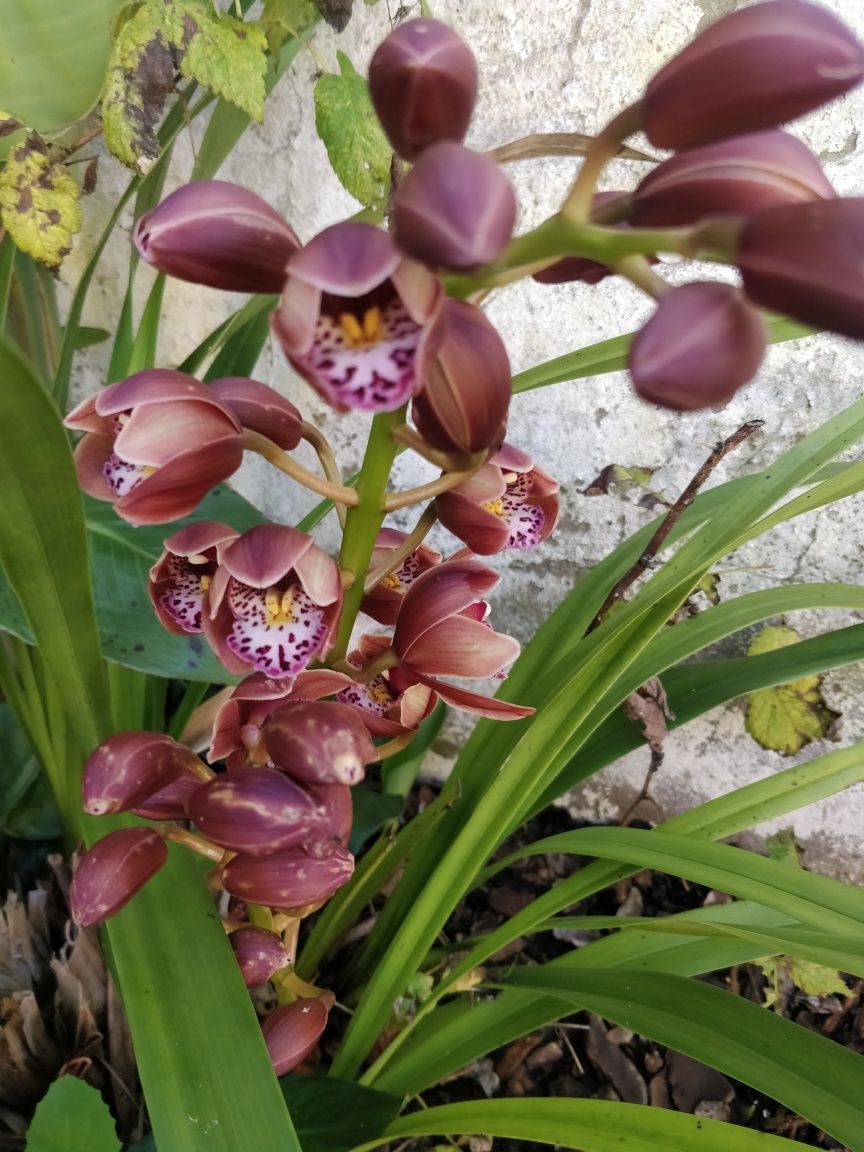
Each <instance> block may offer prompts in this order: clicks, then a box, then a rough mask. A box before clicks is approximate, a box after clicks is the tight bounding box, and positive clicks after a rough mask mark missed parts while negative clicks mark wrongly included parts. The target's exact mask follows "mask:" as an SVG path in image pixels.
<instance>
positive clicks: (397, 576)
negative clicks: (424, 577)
mask: <svg viewBox="0 0 864 1152" xmlns="http://www.w3.org/2000/svg"><path fill="white" fill-rule="evenodd" d="M407 539H408V537H407V535H406V533H405V532H399V531H398V530H397V529H396V528H382V529H381V531H380V532H379V533H378V537H377V539H376V540H375V547H374V548H373V549H372V556H371V559H370V561H369V570H370V571H371V572H374V571H376V570H377V569H379V568H383V566H384V565H385V564H386V563H387V561H388V559H389V558H390V556H391V555H392V554H393V552H395V550H396V549H397V548H400V547H401V546H402V545H403V544H404V543H405V541H406V540H407ZM441 560H442V556H441V553H440V552H436V551H435V549H434V548H430V547H429V546H428V545H427V544H420V545H418V547H417V548H415V549H414V551H413V552H412V553H411V555H410V556H406V558H405V559H404V560H403V561H402V563H401V564H400V565H399V567H398V568H396V569H394V571H392V572H391V573H389V575H387V576H385V577H384V578H383V579H382V580H379V582H378V583H377V584H376V585H375V587H374V588H372V589H371V590H370V591H369V592H367V593H366V595H365V596H364V597H363V603H362V604H361V608H362V610H363V611H364V612H365V613H366V615H367V616H371V617H372V619H373V620H377V621H378V623H379V624H388V625H393V624H395V623H396V617H397V616H398V614H399V605H400V604H401V603H402V597H403V596H404V595H405V593H406V592H407V591H408V589H409V588H410V587H411V585H412V584H413V583H414V581H415V580H416V579H417V577H418V576H419V575H420V574H421V572H425V571H426V570H427V569H428V568H434V567H435V565H436V564H440V563H441Z"/></svg>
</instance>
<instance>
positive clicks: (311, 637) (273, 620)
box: [227, 579, 327, 679]
mask: <svg viewBox="0 0 864 1152" xmlns="http://www.w3.org/2000/svg"><path fill="white" fill-rule="evenodd" d="M228 605H229V607H230V609H231V612H232V614H233V616H234V625H233V627H232V628H231V631H230V632H229V633H228V636H227V644H228V647H229V648H230V649H231V651H232V652H233V653H234V655H235V656H237V657H238V658H239V659H240V660H245V661H246V662H247V663H248V664H251V665H252V666H253V667H254V668H255V669H256V671H258V672H263V673H264V674H265V675H266V676H272V677H274V678H275V679H279V678H281V677H283V676H296V675H297V673H298V672H302V671H303V669H304V668H305V667H306V665H307V664H308V663H309V661H310V660H311V659H312V657H313V656H314V655H315V653H316V652H318V651H319V650H320V648H321V645H322V644H323V643H324V639H325V637H326V635H327V623H326V621H325V619H324V609H323V608H321V607H319V606H318V605H317V604H316V603H315V601H314V600H313V599H312V598H311V597H310V596H308V595H307V594H306V592H304V590H303V588H302V587H301V585H300V584H299V583H297V582H296V581H295V582H294V583H287V584H285V585H284V586H283V585H282V584H281V583H280V584H279V585H274V586H273V587H270V588H252V587H250V586H249V585H248V584H241V583H240V581H239V580H234V579H232V580H231V582H230V584H229V586H228Z"/></svg>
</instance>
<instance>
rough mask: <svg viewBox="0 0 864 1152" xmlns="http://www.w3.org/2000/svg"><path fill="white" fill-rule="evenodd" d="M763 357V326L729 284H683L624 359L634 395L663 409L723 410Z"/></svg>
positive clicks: (666, 298) (665, 299)
mask: <svg viewBox="0 0 864 1152" xmlns="http://www.w3.org/2000/svg"><path fill="white" fill-rule="evenodd" d="M764 354H765V325H764V324H763V322H762V318H761V316H760V315H759V313H758V312H757V311H756V309H755V308H751V307H750V305H749V304H748V303H747V301H746V300H745V298H744V296H743V294H742V293H741V292H740V291H739V290H738V289H737V288H734V287H733V286H732V285H731V284H713V283H702V284H684V285H682V286H681V287H680V288H673V289H672V290H671V291H670V292H669V293H668V294H667V295H666V296H664V297H663V298H662V299H661V301H660V303H659V305H658V307H657V311H656V312H655V313H654V315H653V316H652V317H651V318H650V319H649V320H648V322H647V323H646V324H645V326H644V327H643V328H642V329H641V330H640V331H639V332H637V334H636V336H635V338H634V340H633V343H632V345H631V346H630V353H629V356H628V367H629V369H630V375H631V376H632V377H633V384H634V387H635V389H636V392H637V394H638V395H639V396H641V397H642V399H643V400H650V401H651V403H653V404H658V405H660V406H661V407H663V408H673V409H675V410H676V411H684V412H687V411H695V410H697V409H700V408H708V407H710V406H711V405H714V404H725V403H726V401H727V400H729V399H731V397H732V396H733V395H734V394H735V392H737V391H738V389H739V388H741V387H742V385H744V384H746V383H747V381H748V380H751V379H752V378H753V377H754V376H755V375H756V372H757V371H758V369H759V365H760V363H761V362H762V357H763V355H764Z"/></svg>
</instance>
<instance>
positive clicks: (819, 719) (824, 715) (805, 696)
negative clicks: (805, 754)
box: [745, 624, 839, 756]
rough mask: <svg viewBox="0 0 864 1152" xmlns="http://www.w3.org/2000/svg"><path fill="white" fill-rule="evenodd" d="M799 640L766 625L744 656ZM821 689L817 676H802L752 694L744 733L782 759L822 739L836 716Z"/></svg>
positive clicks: (790, 631)
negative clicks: (778, 754)
mask: <svg viewBox="0 0 864 1152" xmlns="http://www.w3.org/2000/svg"><path fill="white" fill-rule="evenodd" d="M800 639H801V637H800V636H799V635H798V633H797V632H796V631H795V629H794V628H787V627H785V626H781V625H775V624H770V625H768V627H767V628H763V629H762V631H761V632H760V633H759V634H758V636H756V638H755V639H754V640H753V641H752V642H751V644H750V646H749V648H748V649H747V655H748V656H758V655H759V654H760V653H762V652H773V651H774V650H776V649H777V648H784V647H786V646H787V645H788V644H795V643H797V642H798V641H799V640H800ZM821 685H822V677H821V676H816V675H814V676H802V677H801V678H800V679H799V680H792V681H790V682H789V683H788V684H780V685H778V686H777V687H776V688H760V690H759V691H758V692H752V693H751V694H750V698H749V700H748V702H747V717H746V721H745V723H746V727H747V731H748V732H749V733H750V735H751V736H752V737H753V739H754V740H755V741H756V743H757V744H761V745H762V747H763V748H770V749H772V750H773V751H775V752H781V753H782V754H783V755H784V756H792V755H794V754H795V753H796V752H800V751H801V749H802V748H803V747H804V746H805V744H809V743H810V741H811V740H815V739H816V738H817V737H819V736H824V735H825V734H826V733H827V732H828V730H829V729H830V727H831V725H832V724H833V723H834V721H835V720H836V719H837V718H838V715H839V713H837V712H832V710H831V709H830V708H829V707H828V706H827V704H826V703H825V700H824V698H823V696H822V692H821Z"/></svg>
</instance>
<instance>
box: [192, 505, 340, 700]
mask: <svg viewBox="0 0 864 1152" xmlns="http://www.w3.org/2000/svg"><path fill="white" fill-rule="evenodd" d="M341 607H342V582H341V580H340V577H339V569H338V568H337V566H336V563H335V561H334V560H333V559H332V558H331V557H330V556H328V555H327V553H326V552H324V551H322V549H321V548H319V547H318V546H317V545H316V544H315V543H313V541H312V537H311V536H307V535H306V534H305V533H304V532H298V531H297V530H296V529H294V528H287V527H284V526H283V525H280V524H261V525H258V526H257V527H255V528H251V529H250V530H249V531H248V532H245V533H244V534H243V535H242V536H240V537H239V538H238V539H237V540H234V541H233V542H232V543H230V544H229V545H228V546H227V547H226V548H224V549H221V550H220V557H219V566H218V568H217V569H216V572H215V573H214V575H213V581H212V583H211V585H210V589H209V609H210V610H209V612H205V613H204V616H203V624H204V635H205V636H206V638H207V641H208V643H209V644H210V645H211V647H212V648H213V651H214V652H215V653H216V655H217V656H218V657H219V659H220V660H221V661H222V663H223V664H224V665H225V667H226V668H227V669H228V670H229V672H234V673H235V674H237V673H243V672H248V671H249V669H250V667H251V668H253V669H255V670H256V671H258V672H263V673H264V674H265V675H266V676H269V677H272V678H273V679H277V680H278V679H284V678H285V677H286V676H296V675H297V673H298V672H302V671H303V669H304V668H305V667H306V665H307V664H308V663H309V661H310V660H311V659H312V657H313V656H317V655H318V654H319V653H321V654H322V655H323V654H326V652H327V649H328V648H329V646H330V642H331V636H332V634H333V631H334V629H335V627H336V624H337V621H338V619H339V612H340V610H341Z"/></svg>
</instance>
